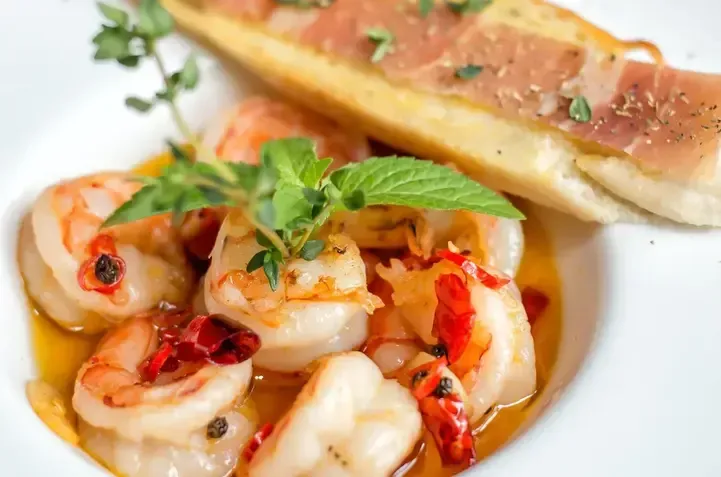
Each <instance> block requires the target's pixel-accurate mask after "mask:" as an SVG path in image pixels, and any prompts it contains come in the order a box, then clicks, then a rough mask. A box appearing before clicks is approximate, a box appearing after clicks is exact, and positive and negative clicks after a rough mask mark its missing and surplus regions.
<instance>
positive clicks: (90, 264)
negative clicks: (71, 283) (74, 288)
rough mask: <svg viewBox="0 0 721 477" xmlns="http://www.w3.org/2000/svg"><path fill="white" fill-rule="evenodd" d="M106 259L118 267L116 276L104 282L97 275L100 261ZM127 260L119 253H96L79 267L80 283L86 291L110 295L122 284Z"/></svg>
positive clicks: (78, 278) (78, 277)
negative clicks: (108, 281)
mask: <svg viewBox="0 0 721 477" xmlns="http://www.w3.org/2000/svg"><path fill="white" fill-rule="evenodd" d="M100 260H105V261H108V262H109V263H111V266H114V267H115V268H116V271H115V272H114V278H113V280H112V282H110V283H104V282H103V281H101V280H100V278H98V276H97V268H98V262H99V261H100ZM125 269H126V266H125V260H123V259H122V258H120V257H119V256H117V255H111V254H107V253H103V254H100V255H95V256H92V257H90V258H89V259H87V260H85V262H83V264H82V265H80V268H79V269H78V275H77V280H78V285H80V288H82V289H83V290H85V291H94V292H98V293H101V294H103V295H110V294H112V293H114V292H115V290H117V289H118V288H120V284H121V283H122V281H123V277H125Z"/></svg>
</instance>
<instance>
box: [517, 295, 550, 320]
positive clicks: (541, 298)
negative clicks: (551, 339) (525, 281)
mask: <svg viewBox="0 0 721 477" xmlns="http://www.w3.org/2000/svg"><path fill="white" fill-rule="evenodd" d="M521 301H522V302H523V307H524V308H525V309H526V316H528V322H529V323H530V324H533V323H534V322H535V321H536V319H538V317H539V316H541V315H542V314H543V312H544V311H546V308H548V305H549V303H550V299H549V298H548V296H547V295H546V294H545V293H543V292H542V291H540V290H536V289H535V288H532V287H526V288H524V289H523V291H522V292H521Z"/></svg>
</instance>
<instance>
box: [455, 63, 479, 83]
mask: <svg viewBox="0 0 721 477" xmlns="http://www.w3.org/2000/svg"><path fill="white" fill-rule="evenodd" d="M482 71H483V65H472V64H468V65H465V66H461V67H460V68H458V69H457V70H456V78H460V79H464V80H470V79H473V78H475V77H476V76H478V75H479V74H480V73H481V72H482Z"/></svg>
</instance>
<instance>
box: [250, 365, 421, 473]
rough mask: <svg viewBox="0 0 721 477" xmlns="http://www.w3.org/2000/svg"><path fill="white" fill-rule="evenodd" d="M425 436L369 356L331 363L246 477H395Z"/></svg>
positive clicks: (406, 395) (412, 408) (411, 404)
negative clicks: (418, 442)
mask: <svg viewBox="0 0 721 477" xmlns="http://www.w3.org/2000/svg"><path fill="white" fill-rule="evenodd" d="M420 437H421V416H420V413H419V412H418V405H417V403H416V401H415V399H414V398H413V396H412V395H411V394H410V392H409V391H408V390H407V389H405V388H404V387H402V386H401V385H400V384H398V382H396V381H394V380H389V379H384V378H383V375H382V374H381V372H380V371H379V370H378V368H377V367H376V366H375V364H373V362H372V361H371V360H370V359H368V358H367V357H366V356H365V355H363V354H362V353H358V352H350V353H345V354H342V355H336V356H333V357H331V358H327V359H326V360H324V361H323V362H322V364H321V365H320V367H319V368H318V369H317V370H316V371H315V372H314V373H313V376H312V377H311V380H310V381H309V382H308V383H307V384H306V385H305V387H304V388H303V390H302V391H301V392H300V394H299V395H298V397H297V399H296V401H295V403H294V404H293V406H292V407H291V409H290V410H289V411H288V413H287V414H286V415H285V416H283V417H282V418H281V420H280V422H278V424H277V425H276V426H275V430H274V431H273V432H272V433H271V434H270V436H269V437H268V438H267V440H265V442H263V443H262V444H261V446H260V448H259V449H258V451H257V452H256V454H255V456H254V457H253V459H252V460H251V462H250V467H249V477H277V476H280V475H282V476H285V477H293V476H303V475H313V476H331V475H333V476H348V477H350V476H358V477H361V476H362V477H365V476H377V477H382V476H390V475H391V474H392V473H393V472H394V471H395V470H396V468H397V467H398V466H399V465H400V463H401V462H402V461H403V459H404V458H405V457H406V456H407V455H408V454H409V453H410V452H411V451H412V449H413V447H414V446H415V444H416V442H417V441H418V440H419V439H420Z"/></svg>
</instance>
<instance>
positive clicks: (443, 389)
mask: <svg viewBox="0 0 721 477" xmlns="http://www.w3.org/2000/svg"><path fill="white" fill-rule="evenodd" d="M452 391H453V381H451V378H449V377H446V376H444V377H442V378H441V380H440V382H439V383H438V386H436V389H435V390H434V391H433V394H435V395H436V396H437V397H439V398H442V397H444V396H447V395H449V394H451V392H452Z"/></svg>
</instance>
